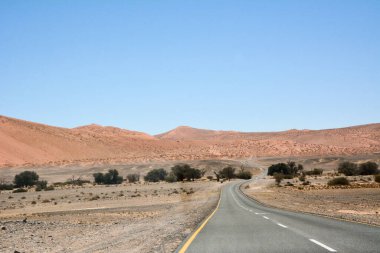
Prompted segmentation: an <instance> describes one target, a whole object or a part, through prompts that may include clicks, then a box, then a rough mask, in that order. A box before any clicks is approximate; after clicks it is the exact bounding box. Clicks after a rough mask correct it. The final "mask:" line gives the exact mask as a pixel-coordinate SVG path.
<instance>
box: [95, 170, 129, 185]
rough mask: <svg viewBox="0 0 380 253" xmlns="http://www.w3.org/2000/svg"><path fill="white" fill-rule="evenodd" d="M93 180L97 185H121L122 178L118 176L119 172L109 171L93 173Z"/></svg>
mask: <svg viewBox="0 0 380 253" xmlns="http://www.w3.org/2000/svg"><path fill="white" fill-rule="evenodd" d="M93 176H94V180H95V183H97V184H121V183H122V182H123V177H122V176H119V171H117V170H109V171H108V172H107V173H105V174H103V173H100V172H98V173H94V174H93Z"/></svg>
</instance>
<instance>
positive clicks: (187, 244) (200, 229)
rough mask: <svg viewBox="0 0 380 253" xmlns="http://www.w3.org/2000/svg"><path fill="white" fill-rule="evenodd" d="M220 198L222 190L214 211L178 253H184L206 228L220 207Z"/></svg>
mask: <svg viewBox="0 0 380 253" xmlns="http://www.w3.org/2000/svg"><path fill="white" fill-rule="evenodd" d="M221 198H222V190H220V197H219V201H218V204H217V205H216V208H215V210H214V211H213V212H212V213H211V214H210V215H209V216H208V217H207V219H206V220H205V221H204V222H203V223H202V225H201V226H200V227H199V228H198V229H197V230H196V231H195V232H194V233H193V234H192V235H191V236H190V238H189V239H188V240H187V241H186V243H185V244H184V245H183V246H182V248H181V249H180V250H179V251H178V253H185V252H186V250H187V248H189V246H190V244H191V243H192V242H193V241H194V239H195V238H196V237H197V235H198V234H199V233H200V232H201V231H202V229H203V227H204V226H206V224H207V222H208V221H209V220H210V219H211V218H212V216H214V214H215V213H216V211H217V210H218V208H219V205H220V199H221Z"/></svg>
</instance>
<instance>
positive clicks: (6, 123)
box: [0, 116, 380, 167]
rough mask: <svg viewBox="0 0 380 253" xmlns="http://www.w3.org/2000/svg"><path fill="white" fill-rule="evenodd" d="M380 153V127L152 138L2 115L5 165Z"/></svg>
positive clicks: (187, 131) (181, 131) (0, 147)
mask: <svg viewBox="0 0 380 253" xmlns="http://www.w3.org/2000/svg"><path fill="white" fill-rule="evenodd" d="M374 152H380V124H370V125H362V126H355V127H348V128H340V129H328V130H316V131H314V130H289V131H283V132H267V133H242V132H234V131H213V130H204V129H196V128H191V127H183V126H182V127H178V128H176V129H174V130H172V131H169V132H166V133H163V134H160V135H156V136H151V135H148V134H145V133H141V132H136V131H129V130H125V129H120V128H116V127H103V126H99V125H94V124H93V125H88V126H82V127H77V128H73V129H68V128H60V127H53V126H47V125H43V124H38V123H33V122H28V121H23V120H18V119H13V118H9V117H5V116H0V167H9V166H17V165H28V164H30V165H32V164H66V163H86V162H102V163H117V162H130V161H136V162H137V161H138V162H142V161H143V162H144V161H152V160H197V159H215V158H217V159H227V158H243V157H259V156H312V155H313V156H314V155H351V154H368V153H374Z"/></svg>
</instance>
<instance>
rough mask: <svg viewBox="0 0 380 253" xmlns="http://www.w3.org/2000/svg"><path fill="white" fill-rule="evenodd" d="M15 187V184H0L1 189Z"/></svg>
mask: <svg viewBox="0 0 380 253" xmlns="http://www.w3.org/2000/svg"><path fill="white" fill-rule="evenodd" d="M14 188H15V185H14V184H0V191H4V190H8V191H9V190H13V189H14Z"/></svg>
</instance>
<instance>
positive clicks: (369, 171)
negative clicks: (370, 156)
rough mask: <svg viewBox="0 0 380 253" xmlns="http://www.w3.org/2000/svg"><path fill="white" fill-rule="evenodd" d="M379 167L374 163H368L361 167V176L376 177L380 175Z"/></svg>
mask: <svg viewBox="0 0 380 253" xmlns="http://www.w3.org/2000/svg"><path fill="white" fill-rule="evenodd" d="M378 168H379V165H377V163H374V162H366V163H362V164H360V165H359V174H360V175H376V174H378V173H379V169H378Z"/></svg>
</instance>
